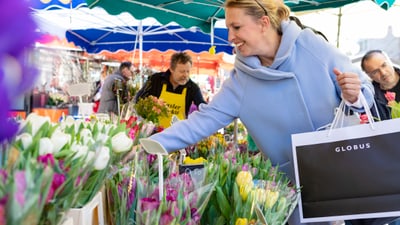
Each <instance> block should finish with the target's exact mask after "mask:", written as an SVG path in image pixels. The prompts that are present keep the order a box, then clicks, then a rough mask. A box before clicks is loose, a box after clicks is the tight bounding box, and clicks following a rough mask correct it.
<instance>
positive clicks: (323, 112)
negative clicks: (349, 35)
mask: <svg viewBox="0 0 400 225" xmlns="http://www.w3.org/2000/svg"><path fill="white" fill-rule="evenodd" d="M281 26H282V31H283V35H282V40H281V45H280V47H279V49H278V52H277V54H276V57H275V60H274V62H273V64H272V65H271V66H270V67H265V66H262V65H261V63H260V60H259V59H258V58H257V57H255V56H250V57H243V56H241V55H240V52H238V53H237V55H236V59H235V64H234V69H233V70H232V71H231V74H230V77H229V78H228V79H227V80H225V81H224V83H223V86H222V88H221V89H220V91H219V92H218V93H217V94H216V95H215V96H214V97H213V99H212V101H211V102H210V103H209V104H207V105H206V104H201V105H200V107H199V111H197V112H194V113H192V114H191V115H190V116H189V118H188V119H187V120H183V121H180V122H178V123H176V124H174V125H173V126H171V127H170V128H168V129H166V130H164V131H163V132H161V133H157V134H155V135H152V136H151V137H150V138H151V139H153V140H156V141H158V142H159V143H160V144H161V145H163V146H164V147H165V149H166V150H167V151H169V152H172V151H175V150H179V149H182V148H184V147H186V146H188V145H192V144H195V143H197V142H198V141H200V140H201V139H203V138H205V137H208V136H210V135H212V134H213V133H215V132H216V131H217V130H219V129H221V128H223V127H225V126H227V125H228V124H230V123H231V122H232V121H233V120H234V119H235V118H240V120H241V122H242V123H243V124H244V125H245V126H246V128H247V130H248V132H249V134H250V135H251V136H252V137H253V139H254V141H255V143H256V144H257V146H258V148H259V149H260V150H261V151H262V152H263V153H264V154H265V155H266V156H267V157H269V158H270V159H271V162H272V163H273V164H274V165H279V168H280V170H282V171H283V172H285V173H286V174H287V175H288V176H289V178H290V179H291V180H292V181H293V182H294V181H295V178H294V168H293V164H292V158H293V155H292V144H291V135H292V134H295V133H302V132H310V131H315V130H316V129H318V128H320V127H322V126H325V125H327V124H329V123H331V122H332V120H333V118H334V110H335V108H336V107H338V106H339V103H340V101H341V90H340V87H339V85H338V83H337V82H336V75H335V74H334V73H333V69H334V68H338V69H339V70H340V71H341V72H355V73H357V74H359V75H360V79H361V81H362V92H363V94H364V96H365V98H366V99H367V101H368V103H369V104H370V106H372V99H373V87H372V85H371V83H370V82H369V80H368V79H367V75H366V74H365V73H364V72H362V71H361V70H360V69H359V68H358V67H356V66H354V65H353V64H352V62H351V60H350V59H349V58H348V57H347V56H345V55H344V54H342V53H341V52H339V51H338V50H337V49H336V48H335V47H334V46H333V45H331V44H329V43H328V42H326V41H325V40H324V39H323V38H322V37H320V36H318V35H316V34H314V33H313V32H312V31H311V30H310V29H304V30H301V29H300V28H299V27H298V26H297V25H296V24H295V23H294V22H292V21H284V22H282V24H281ZM356 110H357V109H356Z"/></svg>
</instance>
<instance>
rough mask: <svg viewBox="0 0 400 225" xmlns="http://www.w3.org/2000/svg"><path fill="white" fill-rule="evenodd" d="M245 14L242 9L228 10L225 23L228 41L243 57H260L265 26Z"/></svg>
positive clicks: (226, 10)
mask: <svg viewBox="0 0 400 225" xmlns="http://www.w3.org/2000/svg"><path fill="white" fill-rule="evenodd" d="M259 21H260V22H256V21H255V19H254V18H253V17H252V16H250V15H247V14H245V10H244V9H241V8H226V9H225V23H226V27H227V28H228V31H229V34H228V40H229V41H230V42H231V43H233V44H234V45H235V46H236V49H237V50H238V51H239V52H240V54H241V55H243V56H250V55H260V54H261V52H260V50H261V48H260V44H262V40H263V39H264V38H263V37H264V36H263V35H262V34H263V27H264V26H263V24H262V23H261V20H259Z"/></svg>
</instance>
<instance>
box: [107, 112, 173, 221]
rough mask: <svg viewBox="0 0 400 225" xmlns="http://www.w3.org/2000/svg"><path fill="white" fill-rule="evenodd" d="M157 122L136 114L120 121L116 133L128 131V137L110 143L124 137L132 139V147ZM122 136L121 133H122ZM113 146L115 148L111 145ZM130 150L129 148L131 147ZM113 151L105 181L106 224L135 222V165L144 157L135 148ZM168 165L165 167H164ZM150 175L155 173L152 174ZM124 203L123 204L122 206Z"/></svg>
mask: <svg viewBox="0 0 400 225" xmlns="http://www.w3.org/2000/svg"><path fill="white" fill-rule="evenodd" d="M154 127H155V126H154V124H153V123H148V122H146V121H140V120H138V118H137V117H136V116H130V117H129V118H127V119H122V120H120V123H119V125H118V127H117V128H116V129H115V131H114V132H116V131H118V132H119V133H120V135H121V132H123V131H125V132H126V136H125V135H123V137H124V138H123V140H122V139H116V138H114V139H113V141H112V143H111V145H112V146H116V145H118V144H119V143H120V142H124V140H125V141H126V140H128V139H127V137H128V138H129V139H130V140H131V144H132V145H133V146H136V145H138V139H139V138H143V137H148V136H149V135H150V134H152V133H153V131H154ZM121 137H122V135H121ZM112 149H114V148H112ZM129 149H130V148H129ZM129 149H127V150H124V151H120V150H118V151H115V150H114V151H113V154H112V156H111V168H110V171H109V173H108V175H107V179H106V182H105V190H106V201H107V204H106V212H107V215H106V220H107V224H110V225H113V224H134V221H135V209H136V202H137V198H136V197H135V196H136V178H135V177H134V171H135V170H134V168H136V165H137V164H138V162H142V160H141V159H140V160H139V159H138V157H139V156H137V157H136V152H135V151H129ZM148 157H150V158H149V160H147V159H145V160H146V161H148V162H152V160H151V159H153V161H154V156H151V155H149V156H148ZM165 168H166V167H165ZM149 175H150V176H151V177H154V176H155V175H154V174H153V173H151V174H149ZM121 206H123V207H121Z"/></svg>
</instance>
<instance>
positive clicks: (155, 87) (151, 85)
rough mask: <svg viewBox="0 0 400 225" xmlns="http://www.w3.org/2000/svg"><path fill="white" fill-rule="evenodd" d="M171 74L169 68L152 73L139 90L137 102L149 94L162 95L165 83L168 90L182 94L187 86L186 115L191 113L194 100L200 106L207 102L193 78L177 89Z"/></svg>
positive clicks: (136, 97)
mask: <svg viewBox="0 0 400 225" xmlns="http://www.w3.org/2000/svg"><path fill="white" fill-rule="evenodd" d="M170 75H171V71H170V70H167V71H165V72H160V73H155V74H153V75H151V76H150V77H149V78H148V80H147V82H146V83H145V84H144V86H143V87H142V88H141V89H140V90H139V91H138V93H137V94H136V96H135V102H137V101H138V100H139V99H140V98H145V97H147V96H149V95H152V96H155V97H157V98H159V97H160V95H161V90H162V86H163V84H167V91H169V92H173V93H176V94H181V93H182V91H183V89H184V88H187V91H186V102H185V114H186V116H187V115H188V113H189V109H190V105H191V104H192V102H193V103H194V104H195V105H196V106H197V107H198V106H199V105H200V104H201V103H206V101H205V100H204V98H203V95H202V94H201V91H200V88H199V86H198V85H197V84H196V83H194V82H193V81H192V80H190V79H189V81H188V82H187V83H186V84H185V85H179V86H178V87H177V88H176V89H175V90H174V89H173V87H172V84H171V82H170V81H169V77H170Z"/></svg>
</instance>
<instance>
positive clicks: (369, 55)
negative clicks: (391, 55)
mask: <svg viewBox="0 0 400 225" xmlns="http://www.w3.org/2000/svg"><path fill="white" fill-rule="evenodd" d="M376 53H378V54H383V51H382V50H380V49H373V50H370V51H368V52H367V53H365V55H364V56H363V57H362V58H361V69H362V70H364V71H365V66H364V62H365V61H367V60H368V59H370V58H371V57H372V55H375V54H376Z"/></svg>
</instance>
